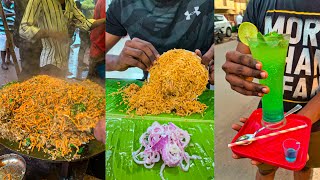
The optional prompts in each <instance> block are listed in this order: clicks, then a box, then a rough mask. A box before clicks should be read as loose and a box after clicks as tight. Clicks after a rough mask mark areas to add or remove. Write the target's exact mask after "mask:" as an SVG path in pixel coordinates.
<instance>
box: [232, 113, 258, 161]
mask: <svg viewBox="0 0 320 180" xmlns="http://www.w3.org/2000/svg"><path fill="white" fill-rule="evenodd" d="M247 120H248V119H247V118H240V122H241V124H232V129H233V130H235V131H240V129H241V128H242V123H245V122H246V121H247ZM232 158H233V159H241V158H242V157H240V156H238V155H236V154H234V153H232ZM251 164H252V165H259V164H262V163H261V162H259V161H255V160H251Z"/></svg>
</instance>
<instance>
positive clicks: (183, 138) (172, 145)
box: [132, 122, 201, 180]
mask: <svg viewBox="0 0 320 180" xmlns="http://www.w3.org/2000/svg"><path fill="white" fill-rule="evenodd" d="M139 142H140V144H141V146H140V148H139V149H138V150H137V151H135V152H133V153H132V157H133V160H134V161H135V162H136V163H137V164H143V165H144V166H145V167H146V168H148V169H150V168H152V167H153V166H154V164H155V163H157V162H159V161H160V157H161V158H162V160H163V162H164V163H163V164H162V166H161V169H160V177H161V179H162V180H165V178H164V176H163V171H164V169H165V167H166V166H169V167H175V166H180V168H181V169H182V170H183V171H188V170H189V167H190V160H191V159H201V157H199V156H196V155H192V156H189V154H188V153H187V152H185V150H184V148H186V147H187V145H188V144H189V142H190V135H189V133H188V132H187V131H184V130H182V129H180V128H179V127H177V126H176V125H175V124H173V123H169V124H168V125H167V124H164V125H160V124H159V123H158V122H154V123H153V124H152V126H150V127H149V128H148V129H147V131H146V132H145V133H143V134H142V135H141V137H140V138H139ZM183 161H185V162H186V164H183Z"/></svg>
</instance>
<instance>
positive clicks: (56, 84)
mask: <svg viewBox="0 0 320 180" xmlns="http://www.w3.org/2000/svg"><path fill="white" fill-rule="evenodd" d="M104 115H105V91H104V89H103V88H102V87H100V86H99V85H98V84H95V83H93V82H91V81H89V80H86V81H83V82H77V83H76V82H73V83H71V82H66V81H64V80H61V79H57V78H52V77H49V76H44V75H41V76H36V77H34V78H32V79H30V80H27V81H25V82H22V83H15V84H11V85H10V86H7V87H4V88H3V89H1V90H0V135H1V137H6V139H9V140H10V141H16V142H19V147H20V148H21V149H22V150H26V151H33V150H34V148H36V149H37V150H38V151H40V150H43V151H44V152H46V153H48V154H49V155H50V156H51V157H50V158H51V159H53V160H54V159H56V158H57V157H60V158H65V159H67V160H68V159H77V158H79V157H80V155H79V149H80V148H79V147H80V146H81V145H83V144H85V143H88V142H89V141H90V140H92V139H94V136H93V133H92V132H91V128H93V127H95V125H96V123H97V122H98V121H99V120H100V119H101V118H103V117H104ZM73 150H76V153H75V154H74V155H73V156H71V152H72V151H73Z"/></svg>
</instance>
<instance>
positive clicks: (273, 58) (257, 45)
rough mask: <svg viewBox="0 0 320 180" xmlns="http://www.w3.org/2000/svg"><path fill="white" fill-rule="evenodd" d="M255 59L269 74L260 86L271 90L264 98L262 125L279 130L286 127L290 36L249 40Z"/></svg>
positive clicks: (258, 35) (269, 36)
mask: <svg viewBox="0 0 320 180" xmlns="http://www.w3.org/2000/svg"><path fill="white" fill-rule="evenodd" d="M248 44H249V47H250V51H251V54H252V56H253V58H255V59H257V60H259V61H260V62H261V63H262V69H263V70H264V71H266V72H267V73H268V77H267V78H266V79H263V80H260V81H259V82H260V84H263V85H266V86H268V87H269V88H270V92H269V93H268V94H265V95H264V96H263V98H262V113H263V117H262V124H263V125H264V126H265V127H267V128H269V129H278V128H281V127H282V126H283V125H285V119H284V112H283V76H284V69H285V64H286V57H287V51H288V46H289V36H286V35H285V36H284V35H280V34H277V33H270V34H267V35H265V36H262V35H261V34H260V33H258V34H257V37H255V38H248Z"/></svg>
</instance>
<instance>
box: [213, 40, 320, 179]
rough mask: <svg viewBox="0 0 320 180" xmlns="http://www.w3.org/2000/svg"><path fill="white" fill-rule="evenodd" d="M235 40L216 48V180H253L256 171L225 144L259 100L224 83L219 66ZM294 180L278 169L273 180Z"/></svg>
mask: <svg viewBox="0 0 320 180" xmlns="http://www.w3.org/2000/svg"><path fill="white" fill-rule="evenodd" d="M236 45H237V41H235V40H233V41H229V42H225V43H222V44H219V45H216V47H215V125H216V126H215V179H217V180H220V179H221V180H233V179H237V180H248V179H254V177H255V172H256V170H257V168H256V167H255V166H252V165H251V164H250V161H249V160H248V159H241V160H234V159H233V158H232V157H231V156H232V152H231V150H230V149H229V148H228V147H227V144H228V143H229V142H231V140H232V138H233V137H234V136H235V134H236V132H235V131H233V130H232V129H231V125H232V124H233V123H236V122H238V121H239V118H240V117H248V116H249V115H250V114H251V112H252V111H253V110H254V109H256V107H257V105H258V102H259V98H257V97H246V96H243V95H241V94H239V93H236V92H234V91H233V90H232V89H231V88H230V85H229V84H228V82H227V81H226V80H225V73H224V71H223V70H222V68H221V67H222V65H223V63H224V62H225V54H226V52H227V51H230V50H234V49H235V48H236ZM289 179H293V175H292V173H291V172H290V171H287V170H284V169H279V170H278V172H277V174H276V180H289ZM313 180H320V169H314V173H313Z"/></svg>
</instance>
